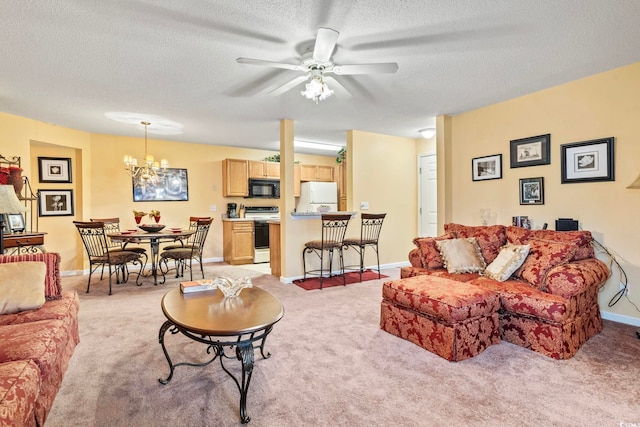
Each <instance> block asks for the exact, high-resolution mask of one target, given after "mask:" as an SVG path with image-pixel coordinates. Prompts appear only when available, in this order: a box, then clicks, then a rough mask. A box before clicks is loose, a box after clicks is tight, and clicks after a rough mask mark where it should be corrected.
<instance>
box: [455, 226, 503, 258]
mask: <svg viewBox="0 0 640 427" xmlns="http://www.w3.org/2000/svg"><path fill="white" fill-rule="evenodd" d="M444 231H445V232H447V233H452V234H453V235H454V237H456V238H462V237H475V238H476V239H477V240H478V246H480V250H481V251H482V257H483V258H484V260H485V262H488V263H490V262H491V261H493V260H494V259H495V258H496V257H497V256H498V253H499V252H500V248H501V247H502V246H504V244H505V243H507V235H506V234H505V226H504V225H479V226H470V225H462V224H454V223H448V224H445V225H444Z"/></svg>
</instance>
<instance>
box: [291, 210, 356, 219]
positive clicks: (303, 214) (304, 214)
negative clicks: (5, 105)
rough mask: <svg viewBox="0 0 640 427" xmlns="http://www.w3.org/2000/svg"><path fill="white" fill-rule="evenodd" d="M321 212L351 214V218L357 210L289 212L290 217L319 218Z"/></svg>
mask: <svg viewBox="0 0 640 427" xmlns="http://www.w3.org/2000/svg"><path fill="white" fill-rule="evenodd" d="M323 214H335V215H351V218H353V217H355V216H356V215H357V214H358V212H347V211H341V212H291V218H293V219H320V218H322V215H323Z"/></svg>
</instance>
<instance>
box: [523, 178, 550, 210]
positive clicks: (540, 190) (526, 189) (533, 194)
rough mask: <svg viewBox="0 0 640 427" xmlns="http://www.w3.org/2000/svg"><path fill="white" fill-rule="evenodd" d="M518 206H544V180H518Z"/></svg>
mask: <svg viewBox="0 0 640 427" xmlns="http://www.w3.org/2000/svg"><path fill="white" fill-rule="evenodd" d="M520 204H521V205H544V178H543V177H537V178H521V179H520Z"/></svg>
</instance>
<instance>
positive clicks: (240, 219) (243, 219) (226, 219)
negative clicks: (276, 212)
mask: <svg viewBox="0 0 640 427" xmlns="http://www.w3.org/2000/svg"><path fill="white" fill-rule="evenodd" d="M254 219H255V218H225V217H223V218H222V220H223V221H253V220H254Z"/></svg>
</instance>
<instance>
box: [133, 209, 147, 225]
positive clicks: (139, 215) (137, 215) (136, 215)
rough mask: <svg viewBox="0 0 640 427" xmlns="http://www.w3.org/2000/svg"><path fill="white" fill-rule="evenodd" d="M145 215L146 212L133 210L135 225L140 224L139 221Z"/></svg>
mask: <svg viewBox="0 0 640 427" xmlns="http://www.w3.org/2000/svg"><path fill="white" fill-rule="evenodd" d="M146 215H147V213H146V212H142V211H137V210H135V209H134V210H133V217H134V218H135V220H136V224H140V221H142V218H143V217H145V216H146Z"/></svg>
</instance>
